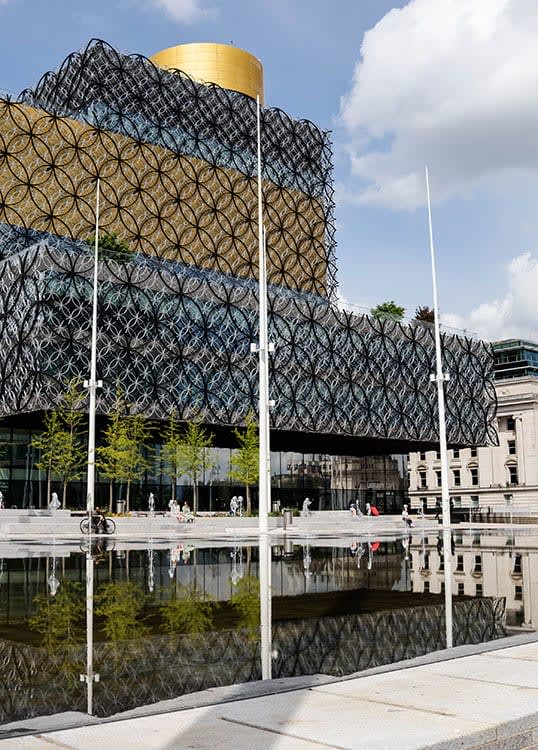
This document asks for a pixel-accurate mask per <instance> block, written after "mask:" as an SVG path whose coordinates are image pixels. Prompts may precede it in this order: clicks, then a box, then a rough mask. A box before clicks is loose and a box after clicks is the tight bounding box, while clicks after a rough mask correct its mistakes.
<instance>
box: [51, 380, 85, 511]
mask: <svg viewBox="0 0 538 750" xmlns="http://www.w3.org/2000/svg"><path fill="white" fill-rule="evenodd" d="M85 399H86V394H85V393H84V391H82V381H81V380H79V379H78V378H77V379H74V380H72V381H71V382H70V383H69V387H68V389H67V392H66V393H65V394H64V397H63V399H62V402H61V404H60V407H59V410H58V411H59V417H60V430H59V432H58V434H57V444H56V451H57V453H56V459H55V463H56V471H57V472H58V474H59V476H60V477H61V480H62V485H63V492H62V507H63V508H65V504H66V497H67V484H68V482H73V481H74V480H75V479H79V478H80V477H81V476H82V474H83V469H84V466H85V463H86V459H87V452H86V446H85V444H84V437H85V431H84V429H83V424H84V421H85V418H86V415H85V414H84V412H83V411H82V409H83V407H84V402H85Z"/></svg>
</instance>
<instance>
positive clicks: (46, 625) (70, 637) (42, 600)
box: [28, 580, 84, 654]
mask: <svg viewBox="0 0 538 750" xmlns="http://www.w3.org/2000/svg"><path fill="white" fill-rule="evenodd" d="M33 604H34V607H35V614H34V615H33V616H32V617H30V619H29V620H28V624H29V625H30V627H31V628H32V630H35V631H36V632H37V633H39V634H40V636H41V642H42V645H43V646H44V647H45V648H46V649H47V651H48V652H49V653H50V654H55V653H57V652H58V651H60V650H62V649H63V648H65V647H68V646H73V645H74V644H76V643H78V642H79V641H80V621H81V619H82V617H83V614H84V597H83V593H82V586H81V585H80V584H79V583H73V582H72V581H69V580H63V581H61V583H60V587H59V589H58V592H57V594H56V596H51V595H50V594H48V593H47V594H38V595H37V596H35V597H34V600H33Z"/></svg>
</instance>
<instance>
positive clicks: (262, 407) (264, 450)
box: [256, 96, 271, 534]
mask: <svg viewBox="0 0 538 750" xmlns="http://www.w3.org/2000/svg"><path fill="white" fill-rule="evenodd" d="M256 130H257V146H258V259H259V270H258V278H259V297H260V299H259V306H260V313H259V326H260V333H259V345H258V354H259V437H260V457H259V474H260V478H259V510H258V512H259V532H260V534H265V533H267V531H268V514H269V509H270V497H271V454H270V445H269V346H268V341H267V339H268V335H267V269H266V257H265V256H266V243H265V229H264V226H263V196H262V147H261V118H260V97H259V96H257V97H256Z"/></svg>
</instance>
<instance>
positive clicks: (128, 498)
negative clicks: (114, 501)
mask: <svg viewBox="0 0 538 750" xmlns="http://www.w3.org/2000/svg"><path fill="white" fill-rule="evenodd" d="M130 500H131V480H130V479H128V480H127V492H126V493H125V512H126V513H129V510H130V508H129V504H130Z"/></svg>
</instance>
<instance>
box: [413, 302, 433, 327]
mask: <svg viewBox="0 0 538 750" xmlns="http://www.w3.org/2000/svg"><path fill="white" fill-rule="evenodd" d="M415 320H420V321H422V322H423V323H435V313H434V311H433V310H432V309H431V308H430V307H427V306H426V305H424V306H423V307H417V309H416V310H415Z"/></svg>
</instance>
